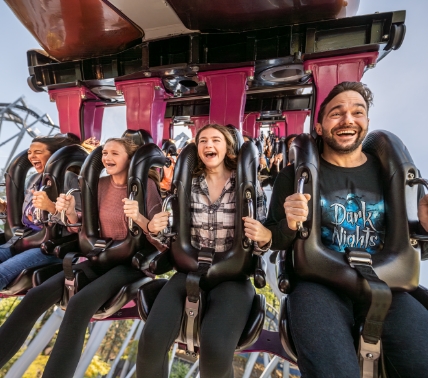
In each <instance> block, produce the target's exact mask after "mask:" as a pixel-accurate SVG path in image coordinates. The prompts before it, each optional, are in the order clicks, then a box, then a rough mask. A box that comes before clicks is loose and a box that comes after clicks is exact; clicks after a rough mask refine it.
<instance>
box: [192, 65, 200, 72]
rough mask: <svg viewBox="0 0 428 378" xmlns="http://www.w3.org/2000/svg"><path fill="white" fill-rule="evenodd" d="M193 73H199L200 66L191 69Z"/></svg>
mask: <svg viewBox="0 0 428 378" xmlns="http://www.w3.org/2000/svg"><path fill="white" fill-rule="evenodd" d="M191 69H192V71H193V72H198V71H199V67H198V66H192V67H191Z"/></svg>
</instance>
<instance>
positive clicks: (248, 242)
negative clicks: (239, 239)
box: [244, 190, 255, 248]
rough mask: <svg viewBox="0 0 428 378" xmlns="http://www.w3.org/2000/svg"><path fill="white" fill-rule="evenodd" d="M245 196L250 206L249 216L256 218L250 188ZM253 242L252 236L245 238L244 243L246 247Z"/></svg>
mask: <svg viewBox="0 0 428 378" xmlns="http://www.w3.org/2000/svg"><path fill="white" fill-rule="evenodd" d="M245 198H246V201H247V207H248V218H252V219H255V218H254V208H253V200H252V198H251V192H250V191H249V190H246V191H245ZM251 244H253V241H252V240H251V239H250V238H245V240H244V245H245V247H246V248H248V247H249V246H250V245H251Z"/></svg>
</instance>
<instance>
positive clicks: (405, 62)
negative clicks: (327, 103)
mask: <svg viewBox="0 0 428 378" xmlns="http://www.w3.org/2000/svg"><path fill="white" fill-rule="evenodd" d="M392 10H406V11H407V16H406V26H407V33H406V38H405V40H404V43H403V45H402V46H401V48H400V49H399V50H397V51H393V52H392V53H391V54H389V56H387V57H386V58H385V59H384V60H382V61H381V62H380V63H379V64H378V66H377V67H376V68H375V69H373V70H369V71H367V72H366V74H365V75H364V77H363V79H362V81H363V82H364V83H366V84H367V85H368V86H369V87H370V88H371V90H372V91H373V92H374V95H375V100H374V107H373V108H372V109H371V111H370V127H371V129H387V130H390V131H392V132H394V133H395V134H397V135H398V136H399V137H400V138H401V139H402V140H403V142H404V143H405V144H406V146H407V147H408V149H409V151H410V153H411V154H412V157H413V159H414V161H415V163H416V165H417V166H418V167H419V169H420V170H421V171H422V175H425V176H428V163H427V151H428V147H427V146H426V144H427V138H426V136H427V132H426V131H425V126H424V123H423V122H424V121H423V120H424V111H425V110H426V108H428V106H427V105H426V104H425V103H424V100H425V98H426V91H427V88H428V74H427V73H426V72H424V69H425V64H427V66H428V53H427V51H425V48H424V42H425V38H426V37H427V36H428V23H427V21H426V17H427V15H428V1H426V0H411V1H409V0H361V2H360V8H359V11H358V14H369V13H374V12H376V11H379V12H386V11H392ZM0 35H1V36H2V38H1V39H0V51H1V55H0V75H1V81H0V87H1V91H0V103H1V102H6V103H9V102H14V101H15V100H16V99H18V98H19V97H20V96H22V95H23V96H25V99H26V102H27V103H28V104H29V105H30V106H31V107H33V108H35V109H38V110H39V113H42V114H43V113H48V114H49V115H50V116H51V117H52V119H53V120H54V122H55V123H57V124H58V115H57V110H56V106H55V104H54V103H51V102H50V101H49V98H48V95H47V94H46V93H34V92H32V91H31V89H30V88H29V87H28V86H27V81H26V80H27V77H28V68H27V60H26V51H27V50H29V49H33V48H39V45H38V44H37V42H36V41H35V40H34V38H33V37H32V36H31V34H30V33H29V32H28V31H27V30H26V29H25V28H24V26H23V25H22V24H21V23H20V22H19V21H18V20H17V19H16V18H15V16H14V15H13V13H12V12H11V11H10V9H9V8H8V6H7V5H6V3H4V1H1V0H0ZM104 118H105V121H106V122H108V126H109V129H110V131H111V133H112V134H115V133H116V132H115V130H118V132H117V134H119V133H120V130H123V128H124V127H125V117H124V109H123V108H122V109H120V110H118V109H117V108H116V110H115V111H111V110H110V111H109V112H108V113H106V114H105V117H104ZM10 132H11V131H10V130H2V131H1V135H0V138H1V140H4V138H5V137H6V135H8V133H10ZM29 141H30V139H29V138H27V139H26V140H25V141H24V142H23V144H21V146H22V148H21V149H23V148H25V146H26V145H28V142H29ZM5 155H7V149H6V148H3V147H2V148H1V150H0V168H2V167H3V165H4V156H5ZM421 283H422V284H424V285H425V286H428V262H426V263H423V273H422V280H421Z"/></svg>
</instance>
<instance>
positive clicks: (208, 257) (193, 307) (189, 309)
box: [185, 248, 215, 356]
mask: <svg viewBox="0 0 428 378" xmlns="http://www.w3.org/2000/svg"><path fill="white" fill-rule="evenodd" d="M214 253H215V250H214V248H202V249H201V250H200V251H199V253H198V270H197V271H196V272H190V273H188V274H187V278H186V292H187V297H186V304H185V314H186V320H187V322H186V344H187V351H186V352H187V353H192V354H193V355H194V356H196V352H195V344H196V342H197V340H198V336H199V335H198V327H197V326H198V324H197V320H199V315H200V314H199V312H200V311H199V305H200V294H201V288H200V286H199V284H200V281H201V278H202V277H203V276H205V275H206V274H207V272H208V270H209V268H211V265H212V262H213V258H214Z"/></svg>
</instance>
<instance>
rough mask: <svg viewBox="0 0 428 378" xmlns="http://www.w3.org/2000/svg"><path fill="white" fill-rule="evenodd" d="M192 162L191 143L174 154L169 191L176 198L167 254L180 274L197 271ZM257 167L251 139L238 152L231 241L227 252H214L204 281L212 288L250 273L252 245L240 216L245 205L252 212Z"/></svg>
mask: <svg viewBox="0 0 428 378" xmlns="http://www.w3.org/2000/svg"><path fill="white" fill-rule="evenodd" d="M196 161H197V149H196V145H195V144H194V143H191V144H189V145H188V146H186V147H185V148H184V149H183V151H182V152H181V154H180V156H179V157H178V160H177V164H176V166H175V170H174V178H173V183H172V192H173V193H176V199H175V200H173V201H171V205H172V213H173V218H174V222H173V225H172V231H173V233H175V234H176V236H175V238H172V239H171V246H170V253H171V257H172V261H173V264H174V266H175V268H176V270H177V271H179V272H183V273H189V272H196V271H197V270H198V255H199V250H197V249H196V248H193V247H192V245H191V242H190V232H189V230H190V220H191V218H190V217H191V213H190V198H191V184H192V171H193V170H194V168H195V164H196ZM257 166H258V156H257V149H256V148H255V146H254V144H253V143H252V142H246V143H244V144H243V145H242V147H241V150H240V153H239V155H238V168H237V172H236V213H235V238H234V242H233V245H232V248H231V249H230V250H229V251H226V252H222V253H216V254H215V255H214V260H213V265H212V267H211V268H210V269H209V271H208V273H207V275H206V278H205V280H204V282H205V283H206V284H207V287H214V286H215V285H217V284H218V283H220V282H223V281H226V280H245V279H247V278H248V276H249V275H251V274H252V273H253V272H254V264H255V260H254V258H253V256H252V249H253V246H252V245H250V244H248V243H246V238H245V235H244V226H243V221H242V217H244V216H248V215H249V211H248V210H249V206H252V208H253V214H256V192H255V185H256V180H257ZM247 195H248V196H249V197H251V199H253V201H252V202H251V204H249V203H248V202H247Z"/></svg>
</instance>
